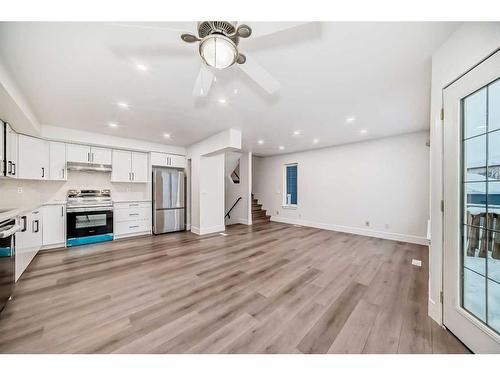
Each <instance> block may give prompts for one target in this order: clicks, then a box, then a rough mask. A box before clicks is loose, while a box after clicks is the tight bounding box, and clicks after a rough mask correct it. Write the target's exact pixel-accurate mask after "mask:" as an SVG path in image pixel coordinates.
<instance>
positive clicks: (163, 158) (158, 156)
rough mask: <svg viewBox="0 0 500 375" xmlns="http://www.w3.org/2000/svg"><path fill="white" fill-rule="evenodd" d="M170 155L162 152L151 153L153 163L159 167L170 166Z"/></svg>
mask: <svg viewBox="0 0 500 375" xmlns="http://www.w3.org/2000/svg"><path fill="white" fill-rule="evenodd" d="M167 157H168V155H167V154H163V153H161V152H152V153H151V165H154V166H158V167H168V159H167Z"/></svg>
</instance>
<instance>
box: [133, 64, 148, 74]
mask: <svg viewBox="0 0 500 375" xmlns="http://www.w3.org/2000/svg"><path fill="white" fill-rule="evenodd" d="M135 67H136V68H137V69H138V70H140V71H142V72H145V71H147V70H148V67H147V66H146V65H144V64H135Z"/></svg>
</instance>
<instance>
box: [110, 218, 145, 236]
mask: <svg viewBox="0 0 500 375" xmlns="http://www.w3.org/2000/svg"><path fill="white" fill-rule="evenodd" d="M150 230H151V221H150V220H141V221H139V220H138V221H123V222H120V223H115V227H114V228H113V232H114V233H113V234H114V235H116V236H121V235H125V234H131V233H139V232H149V231H150Z"/></svg>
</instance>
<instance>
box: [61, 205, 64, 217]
mask: <svg viewBox="0 0 500 375" xmlns="http://www.w3.org/2000/svg"><path fill="white" fill-rule="evenodd" d="M61 216H63V217H64V206H61Z"/></svg>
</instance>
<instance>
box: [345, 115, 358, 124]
mask: <svg viewBox="0 0 500 375" xmlns="http://www.w3.org/2000/svg"><path fill="white" fill-rule="evenodd" d="M354 121H356V117H354V116H349V117H346V118H345V122H347V123H348V124H352V123H353V122H354Z"/></svg>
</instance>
